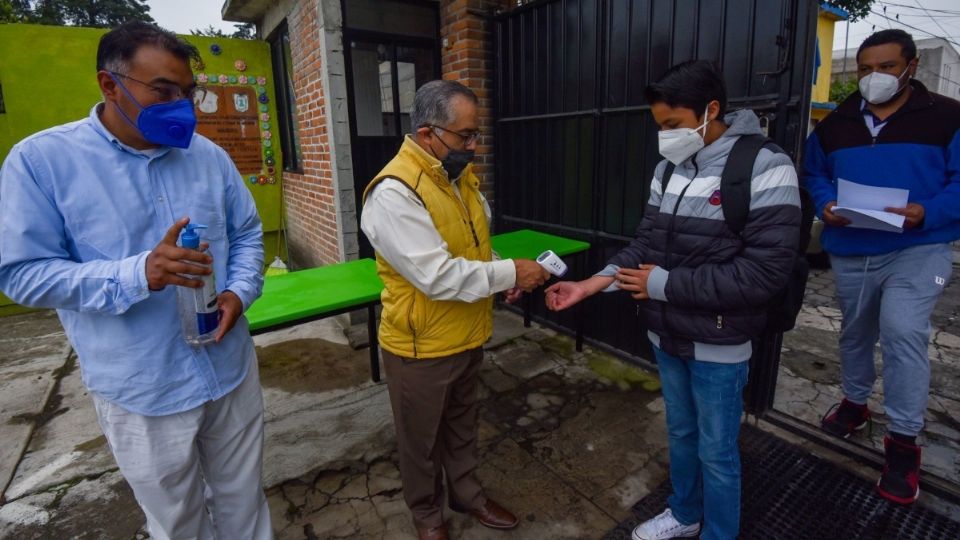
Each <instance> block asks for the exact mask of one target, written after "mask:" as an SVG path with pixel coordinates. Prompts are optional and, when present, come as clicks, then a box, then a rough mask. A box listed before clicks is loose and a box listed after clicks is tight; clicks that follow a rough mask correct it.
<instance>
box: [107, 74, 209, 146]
mask: <svg viewBox="0 0 960 540" xmlns="http://www.w3.org/2000/svg"><path fill="white" fill-rule="evenodd" d="M111 77H113V75H111ZM113 80H114V81H115V82H116V83H117V84H118V85H119V86H120V88H122V89H123V91H124V93H126V94H127V96H128V97H129V98H130V100H131V101H133V102H134V104H136V106H137V107H138V108H139V109H140V114H138V115H137V122H136V123H134V122H133V121H132V120H130V117H128V116H127V114H126V113H125V112H123V109H121V108H120V106H119V105H117V110H118V111H120V114H121V116H123V117H124V118H125V119H126V120H127V122H128V123H130V125H131V126H133V127H135V128H137V129H138V130H140V133H141V134H142V135H143V138H144V139H145V140H146V141H147V142H151V143H153V144H159V145H160V146H172V147H174V148H189V147H190V141H191V140H193V131H194V129H196V127H197V116H196V114H195V113H194V110H193V101H191V100H189V99H186V98H184V99H178V100H175V101H168V102H166V103H155V104H153V105H149V106H147V107H143V106H141V105H140V103H139V102H138V101H137V100H136V98H134V97H133V96H132V95H131V94H130V92H129V91H128V90H127V88H126V87H125V86H124V85H123V83H121V82H120V81H118V80H117V78H116V77H113Z"/></svg>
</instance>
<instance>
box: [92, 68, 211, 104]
mask: <svg viewBox="0 0 960 540" xmlns="http://www.w3.org/2000/svg"><path fill="white" fill-rule="evenodd" d="M110 73H111V74H112V75H115V76H117V77H121V78H123V79H127V80H130V81H133V82H135V83H139V84H142V85H143V86H146V87H147V88H149V89H150V90H152V91H153V92H154V93H155V94H156V95H157V97H158V98H160V101H164V102H166V101H174V100H177V99H189V100H190V101H193V100H194V98H196V97H197V96H198V95H199V96H202V95H203V94H204V93H205V92H206V91H207V89H206V87H204V86H196V85H194V86H193V87H191V88H190V89H189V90H187V91H184V90H183V88H180V87H179V86H177V85H175V84H173V83H156V84H150V83H145V82H143V81H141V80H139V79H134V78H133V77H131V76H129V75H124V74H123V73H117V72H115V71H111V72H110Z"/></svg>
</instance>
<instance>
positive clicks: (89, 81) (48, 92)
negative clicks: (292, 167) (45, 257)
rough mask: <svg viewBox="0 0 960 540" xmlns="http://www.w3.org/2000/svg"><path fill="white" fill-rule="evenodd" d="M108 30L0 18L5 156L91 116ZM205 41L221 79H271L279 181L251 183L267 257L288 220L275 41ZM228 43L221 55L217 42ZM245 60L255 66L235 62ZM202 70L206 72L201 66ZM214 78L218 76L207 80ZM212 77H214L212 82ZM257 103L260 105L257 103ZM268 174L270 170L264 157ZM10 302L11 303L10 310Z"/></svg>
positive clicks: (0, 309) (211, 67)
mask: <svg viewBox="0 0 960 540" xmlns="http://www.w3.org/2000/svg"><path fill="white" fill-rule="evenodd" d="M105 32H106V30H102V29H94V28H72V27H61V26H38V25H27V24H0V88H2V91H3V101H4V105H5V109H6V112H5V113H0V161H2V160H3V159H5V158H6V156H7V153H8V152H9V151H10V148H11V147H12V146H13V145H14V144H16V143H17V142H18V141H20V140H21V139H23V138H24V137H27V136H28V135H30V134H32V133H36V132H37V131H40V130H43V129H46V128H48V127H52V126H55V125H58V124H63V123H66V122H71V121H74V120H79V119H81V118H84V117H85V116H87V114H89V112H90V108H91V107H93V105H94V104H96V103H97V102H99V101H100V100H101V96H100V91H99V89H98V87H97V80H96V54H97V44H98V42H99V40H100V36H102V35H103V34H104V33H105ZM183 37H184V38H186V39H187V40H188V41H190V42H191V43H193V44H194V45H196V46H197V47H198V48H199V49H200V54H201V55H202V56H203V60H204V63H205V67H204V69H203V70H202V73H204V74H207V75H208V77H209V78H212V79H213V80H216V79H217V77H219V76H220V75H226V76H228V77H230V76H233V77H239V76H241V75H246V76H248V77H251V76H252V77H254V78H256V77H265V78H266V79H267V81H266V84H265V85H264V86H263V87H264V89H265V91H266V94H267V97H268V98H269V103H268V104H267V109H268V110H267V113H268V114H269V115H270V122H269V124H270V131H271V133H272V134H273V135H274V137H273V139H272V140H273V144H272V147H271V148H272V149H273V152H274V154H273V155H274V159H275V161H276V163H277V165H276V166H275V167H274V169H275V171H274V174H273V177H274V179H275V181H276V183H274V184H266V185H260V184H256V185H251V184H250V183H249V182H248V183H247V187H248V188H250V191H251V193H253V197H254V200H255V201H256V203H257V208H258V210H259V211H260V217H261V219H262V220H263V227H264V233H265V234H264V249H265V251H266V257H265V259H266V263H267V264H269V263H270V262H271V261H273V257H274V255H276V254H278V253H280V255H281V257H282V258H285V257H284V252H283V251H282V250H279V249H278V242H279V239H280V236H281V235H280V234H279V232H278V231H279V229H280V224H281V219H280V212H281V191H280V182H281V167H280V165H279V164H280V163H282V162H283V161H282V159H283V156H281V152H280V144H279V139H278V137H277V135H279V129H278V126H277V111H276V106H275V103H276V96H275V95H274V85H273V83H274V81H273V70H272V68H271V60H270V47H269V45H268V44H267V43H265V42H263V41H256V40H237V39H221V38H207V37H196V36H183ZM214 44H217V45H219V46H220V49H221V51H222V52H221V53H220V55H214V54H212V52H211V49H210V46H211V45H214ZM237 60H243V61H244V62H245V63H246V65H247V69H246V70H245V71H243V72H240V71H238V70H237V69H236V67H235V65H234V64H235V62H236V61H237ZM198 73H199V72H198ZM207 84H211V83H207ZM211 85H212V84H211ZM255 105H259V103H258V104H255ZM263 174H264V175H267V169H266V165H264V171H263ZM9 304H10V301H9V300H8V299H7V298H6V297H4V296H2V295H0V315H3V314H5V313H6V311H10V310H11V309H12V308H9V307H8V306H9ZM5 310H6V311H5Z"/></svg>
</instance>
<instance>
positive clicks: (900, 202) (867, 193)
mask: <svg viewBox="0 0 960 540" xmlns="http://www.w3.org/2000/svg"><path fill="white" fill-rule="evenodd" d="M909 196H910V191H909V190H906V189H899V188H885V187H874V186H865V185H863V184H858V183H856V182H851V181H849V180H844V179H843V178H838V179H837V206H842V207H844V208H857V209H861V210H880V211H883V209H884V208H906V206H907V198H908V197H909Z"/></svg>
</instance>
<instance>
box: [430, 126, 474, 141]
mask: <svg viewBox="0 0 960 540" xmlns="http://www.w3.org/2000/svg"><path fill="white" fill-rule="evenodd" d="M424 126H425V127H432V128H433V129H439V130H440V131H446V132H447V133H453V134H454V135H456V136H457V137H460V139H462V140H463V146H470V145H471V144H473V143H475V142H477V139H479V138H480V130H479V129H478V130H476V131H471V132H470V133H467V134H463V133H460V132H458V131H453V130H449V129H447V128H442V127H440V126H435V125H433V124H424Z"/></svg>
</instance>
